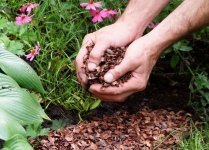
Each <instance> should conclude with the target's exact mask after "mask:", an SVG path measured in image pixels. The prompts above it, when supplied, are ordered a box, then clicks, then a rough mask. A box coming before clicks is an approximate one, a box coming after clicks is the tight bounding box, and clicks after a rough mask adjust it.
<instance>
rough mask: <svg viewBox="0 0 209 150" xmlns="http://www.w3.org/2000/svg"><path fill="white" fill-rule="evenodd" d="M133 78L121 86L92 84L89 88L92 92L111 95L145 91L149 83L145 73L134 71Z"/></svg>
mask: <svg viewBox="0 0 209 150" xmlns="http://www.w3.org/2000/svg"><path fill="white" fill-rule="evenodd" d="M132 75H133V76H132V77H131V79H129V80H128V81H127V82H125V83H123V84H121V85H119V87H114V86H110V87H106V88H102V85H101V84H93V85H91V86H90V88H89V90H90V92H92V93H97V94H107V95H108V94H109V95H119V94H123V93H126V92H138V91H143V90H144V89H145V88H146V85H147V79H146V78H145V76H144V75H141V76H140V75H138V74H135V73H132Z"/></svg>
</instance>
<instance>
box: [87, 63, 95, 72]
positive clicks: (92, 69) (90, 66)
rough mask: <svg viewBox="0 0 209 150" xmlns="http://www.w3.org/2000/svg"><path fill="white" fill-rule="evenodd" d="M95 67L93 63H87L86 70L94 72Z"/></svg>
mask: <svg viewBox="0 0 209 150" xmlns="http://www.w3.org/2000/svg"><path fill="white" fill-rule="evenodd" d="M96 67H97V65H96V64H95V63H88V70H89V71H94V70H95V69H96Z"/></svg>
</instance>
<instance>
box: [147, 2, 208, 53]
mask: <svg viewBox="0 0 209 150" xmlns="http://www.w3.org/2000/svg"><path fill="white" fill-rule="evenodd" d="M208 24H209V0H184V2H183V3H182V4H181V5H180V6H179V7H178V8H177V9H176V10H175V11H173V12H172V13H171V14H170V15H169V16H168V17H167V18H165V19H164V21H162V22H161V23H160V24H159V25H158V26H157V27H156V28H155V29H154V30H152V31H151V32H150V33H149V34H148V37H149V38H150V39H151V43H155V46H156V47H158V48H157V52H155V51H154V52H153V53H155V55H156V54H158V55H159V54H160V53H161V52H162V51H163V50H164V49H166V48H167V47H168V46H170V45H171V44H173V43H174V42H176V41H177V40H179V39H180V38H182V37H183V36H185V35H187V34H188V33H191V32H193V31H195V30H197V29H199V28H201V27H203V26H206V25H208Z"/></svg>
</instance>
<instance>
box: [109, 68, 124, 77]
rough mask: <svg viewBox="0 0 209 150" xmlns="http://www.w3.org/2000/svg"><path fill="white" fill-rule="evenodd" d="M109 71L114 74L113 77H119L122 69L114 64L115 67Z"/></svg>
mask: <svg viewBox="0 0 209 150" xmlns="http://www.w3.org/2000/svg"><path fill="white" fill-rule="evenodd" d="M111 73H112V74H113V76H114V77H115V78H117V77H121V76H122V75H123V73H122V70H121V69H120V68H119V67H118V66H116V67H115V68H114V69H113V70H112V71H111Z"/></svg>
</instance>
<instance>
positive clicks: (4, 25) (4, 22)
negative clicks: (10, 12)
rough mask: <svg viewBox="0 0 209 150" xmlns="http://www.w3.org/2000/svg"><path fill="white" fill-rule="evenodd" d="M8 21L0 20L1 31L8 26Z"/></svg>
mask: <svg viewBox="0 0 209 150" xmlns="http://www.w3.org/2000/svg"><path fill="white" fill-rule="evenodd" d="M7 21H8V20H7V19H5V18H0V29H3V28H4V27H6V26H7Z"/></svg>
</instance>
